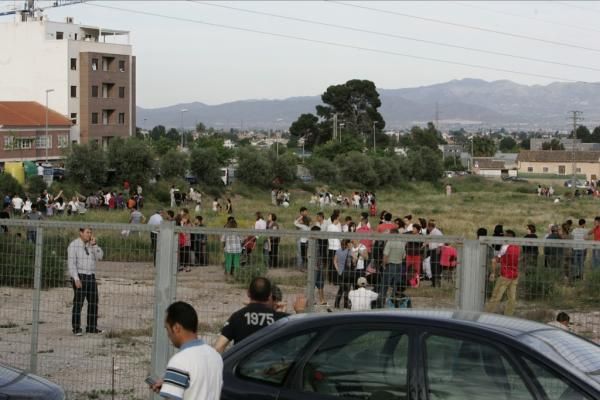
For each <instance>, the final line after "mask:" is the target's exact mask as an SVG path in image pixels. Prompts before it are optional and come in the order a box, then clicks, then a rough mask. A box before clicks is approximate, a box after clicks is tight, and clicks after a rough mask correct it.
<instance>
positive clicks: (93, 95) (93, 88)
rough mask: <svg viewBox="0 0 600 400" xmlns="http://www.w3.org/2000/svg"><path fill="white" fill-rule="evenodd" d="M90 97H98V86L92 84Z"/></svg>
mask: <svg viewBox="0 0 600 400" xmlns="http://www.w3.org/2000/svg"><path fill="white" fill-rule="evenodd" d="M92 97H98V86H92Z"/></svg>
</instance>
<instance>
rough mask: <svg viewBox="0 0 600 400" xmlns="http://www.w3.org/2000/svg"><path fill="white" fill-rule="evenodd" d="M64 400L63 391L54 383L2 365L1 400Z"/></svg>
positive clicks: (0, 376) (0, 374) (0, 379)
mask: <svg viewBox="0 0 600 400" xmlns="http://www.w3.org/2000/svg"><path fill="white" fill-rule="evenodd" d="M4 399H40V400H41V399H44V400H63V399H64V392H63V390H62V389H61V388H60V387H59V386H57V385H55V384H54V383H52V382H50V381H47V380H46V379H44V378H41V377H39V376H36V375H32V374H28V373H26V372H25V371H21V370H19V369H16V368H13V367H9V366H7V365H5V364H0V400H4Z"/></svg>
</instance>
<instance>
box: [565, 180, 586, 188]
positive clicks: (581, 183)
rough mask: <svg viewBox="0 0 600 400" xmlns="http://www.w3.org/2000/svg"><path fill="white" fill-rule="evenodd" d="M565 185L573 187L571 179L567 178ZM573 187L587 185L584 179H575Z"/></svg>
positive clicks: (584, 186)
mask: <svg viewBox="0 0 600 400" xmlns="http://www.w3.org/2000/svg"><path fill="white" fill-rule="evenodd" d="M564 185H565V187H568V188H572V187H573V179H569V180H566V181H565V184H564ZM575 187H576V188H577V189H586V188H587V187H588V185H587V184H586V182H585V181H580V180H575Z"/></svg>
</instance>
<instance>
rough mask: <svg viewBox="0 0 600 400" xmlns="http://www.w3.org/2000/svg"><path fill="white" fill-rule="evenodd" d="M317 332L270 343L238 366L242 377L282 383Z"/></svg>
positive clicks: (276, 383) (239, 374) (277, 383)
mask: <svg viewBox="0 0 600 400" xmlns="http://www.w3.org/2000/svg"><path fill="white" fill-rule="evenodd" d="M315 335H316V332H308V333H304V334H300V335H295V336H292V337H287V338H285V339H282V340H279V341H277V342H275V343H269V344H268V345H265V346H263V347H261V349H260V350H258V351H256V352H254V353H252V354H251V355H250V356H248V357H247V358H246V359H245V360H243V361H242V362H241V363H240V364H239V365H238V368H237V371H238V376H239V377H240V378H248V379H253V380H259V381H263V382H268V383H272V384H275V385H281V384H282V383H283V381H284V380H285V377H286V375H287V373H288V371H289V369H290V368H291V366H292V365H293V364H294V362H295V361H296V358H297V357H298V356H299V355H301V351H302V350H303V349H304V348H305V347H306V345H307V344H308V343H309V342H310V340H311V339H312V338H313V337H314V336H315Z"/></svg>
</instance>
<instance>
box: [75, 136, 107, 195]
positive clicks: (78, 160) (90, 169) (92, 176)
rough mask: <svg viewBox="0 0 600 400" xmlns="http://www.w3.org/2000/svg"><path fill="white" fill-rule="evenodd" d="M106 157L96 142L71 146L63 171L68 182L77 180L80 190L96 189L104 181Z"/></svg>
mask: <svg viewBox="0 0 600 400" xmlns="http://www.w3.org/2000/svg"><path fill="white" fill-rule="evenodd" d="M106 168H107V163H106V157H105V154H104V150H102V149H101V148H100V147H98V145H96V144H89V145H87V144H86V145H78V144H75V145H73V146H71V150H70V152H69V154H68V155H67V158H66V159H65V172H66V175H67V179H68V180H69V181H70V182H77V183H78V184H79V185H80V187H81V188H82V189H81V190H80V191H82V190H88V189H90V190H96V189H98V187H99V186H102V185H103V184H104V182H105V181H106Z"/></svg>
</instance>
